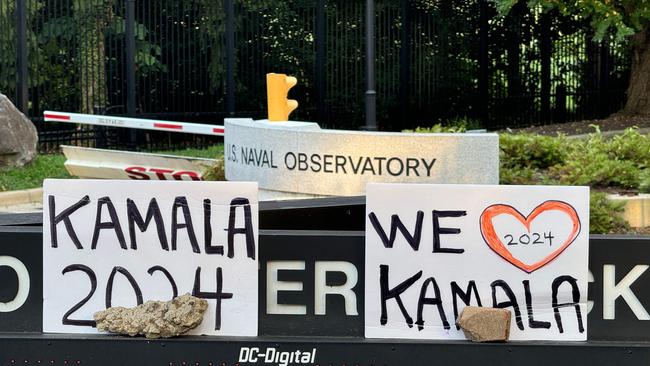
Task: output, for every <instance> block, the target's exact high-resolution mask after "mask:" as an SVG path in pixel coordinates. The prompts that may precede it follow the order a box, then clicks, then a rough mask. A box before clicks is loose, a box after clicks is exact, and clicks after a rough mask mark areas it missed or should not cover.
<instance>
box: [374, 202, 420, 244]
mask: <svg viewBox="0 0 650 366" xmlns="http://www.w3.org/2000/svg"><path fill="white" fill-rule="evenodd" d="M368 217H369V218H370V223H371V224H372V227H374V228H375V231H376V232H377V234H378V235H379V238H380V239H381V242H382V243H384V247H386V248H392V247H393V244H394V243H395V237H396V236H397V229H399V231H400V232H401V233H402V235H403V236H404V239H406V241H407V242H408V243H409V245H410V246H411V248H413V250H418V249H419V248H420V238H421V235H422V220H423V219H424V212H422V211H418V212H417V216H416V218H415V230H414V231H413V235H411V233H410V232H409V231H408V229H406V226H404V224H403V223H402V220H400V218H399V216H398V215H392V216H391V217H390V238H388V237H387V236H386V231H384V229H383V228H382V226H381V224H380V223H379V219H377V215H375V213H374V212H371V213H370V214H368Z"/></svg>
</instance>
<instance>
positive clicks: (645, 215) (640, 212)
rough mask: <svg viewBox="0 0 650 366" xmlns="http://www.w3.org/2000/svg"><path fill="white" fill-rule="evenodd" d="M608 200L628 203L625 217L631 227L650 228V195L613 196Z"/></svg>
mask: <svg viewBox="0 0 650 366" xmlns="http://www.w3.org/2000/svg"><path fill="white" fill-rule="evenodd" d="M608 198H609V199H611V200H616V201H626V203H625V212H624V213H623V217H624V218H625V220H626V221H627V222H628V223H629V224H630V226H631V227H648V226H650V194H639V195H638V196H620V195H617V194H612V195H609V196H608Z"/></svg>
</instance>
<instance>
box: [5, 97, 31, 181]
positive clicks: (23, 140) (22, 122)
mask: <svg viewBox="0 0 650 366" xmlns="http://www.w3.org/2000/svg"><path fill="white" fill-rule="evenodd" d="M37 145H38V133H37V131H36V127H34V124H33V123H32V121H30V120H29V118H27V117H25V115H24V114H22V113H21V112H20V111H19V110H18V108H16V106H14V105H13V103H11V101H10V100H9V98H7V96H5V95H3V94H2V93H0V168H1V167H7V166H15V167H20V166H23V165H25V164H27V163H29V162H31V161H32V160H33V159H34V157H36V153H37V151H36V148H37Z"/></svg>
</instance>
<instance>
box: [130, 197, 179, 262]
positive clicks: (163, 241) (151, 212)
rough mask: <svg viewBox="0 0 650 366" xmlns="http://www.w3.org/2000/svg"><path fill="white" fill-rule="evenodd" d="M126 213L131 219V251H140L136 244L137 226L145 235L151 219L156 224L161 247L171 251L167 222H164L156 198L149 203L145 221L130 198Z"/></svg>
mask: <svg viewBox="0 0 650 366" xmlns="http://www.w3.org/2000/svg"><path fill="white" fill-rule="evenodd" d="M126 212H127V215H128V217H129V238H130V239H131V249H133V250H136V249H138V243H137V242H136V237H135V225H137V226H138V229H139V230H140V232H141V233H144V232H145V231H146V230H147V228H148V227H149V224H150V223H151V219H153V220H154V221H155V222H156V232H157V233H158V240H159V241H160V246H161V247H162V249H163V250H169V244H167V235H166V234H165V222H164V221H163V218H162V214H161V212H160V207H159V206H158V202H157V201H156V199H155V198H152V199H151V201H149V207H148V208H147V215H146V217H145V219H144V220H143V219H142V215H141V214H140V211H139V210H138V206H136V204H135V202H133V200H132V199H130V198H129V199H127V200H126Z"/></svg>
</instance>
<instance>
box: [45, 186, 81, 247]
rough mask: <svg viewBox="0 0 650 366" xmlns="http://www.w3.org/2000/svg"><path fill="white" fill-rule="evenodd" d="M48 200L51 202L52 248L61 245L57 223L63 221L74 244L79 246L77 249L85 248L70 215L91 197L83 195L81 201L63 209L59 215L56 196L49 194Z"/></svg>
mask: <svg viewBox="0 0 650 366" xmlns="http://www.w3.org/2000/svg"><path fill="white" fill-rule="evenodd" d="M47 201H48V203H49V204H48V206H49V207H48V208H49V212H50V241H51V242H52V248H57V247H58V246H59V244H58V236H57V231H56V229H57V227H56V225H58V224H59V223H60V222H61V221H63V224H64V225H65V230H66V231H67V232H68V236H70V239H71V240H72V242H73V243H74V245H75V246H76V247H77V249H83V246H81V242H80V241H79V238H78V237H77V234H76V233H75V231H74V227H72V221H70V217H69V216H70V215H72V214H73V213H74V212H75V211H77V210H78V209H80V208H81V207H83V206H85V205H87V204H89V203H90V197H88V196H87V195H86V196H83V198H82V199H80V200H79V202H77V203H75V204H73V205H72V206H70V207H68V208H66V209H65V210H63V211H61V212H60V213H59V214H58V215H56V203H55V199H54V196H52V195H49V196H48V197H47Z"/></svg>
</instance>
